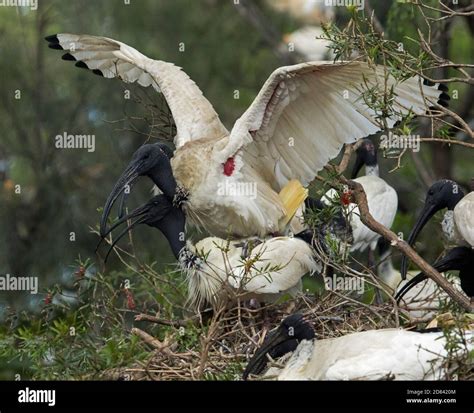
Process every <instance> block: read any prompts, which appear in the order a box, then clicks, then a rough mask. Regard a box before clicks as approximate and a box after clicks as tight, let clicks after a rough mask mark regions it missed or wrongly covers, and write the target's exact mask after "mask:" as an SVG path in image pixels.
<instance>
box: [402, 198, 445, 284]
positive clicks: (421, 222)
mask: <svg viewBox="0 0 474 413" xmlns="http://www.w3.org/2000/svg"><path fill="white" fill-rule="evenodd" d="M439 209H440V208H439V207H438V206H437V205H436V204H433V203H426V204H425V206H424V207H423V210H422V211H421V214H420V216H419V217H418V220H417V221H416V223H415V226H414V227H413V229H412V230H411V232H410V235H409V236H408V239H407V241H406V242H407V243H408V245H410V246H412V245H413V244H414V243H415V240H416V237H417V236H418V234H419V233H420V232H421V230H422V229H423V227H424V226H425V225H426V223H427V222H428V221H429V220H430V218H431V217H432V216H433V215H434V214H436V212H438V211H439ZM407 270H408V258H407V257H406V255H404V256H403V257H402V262H401V267H400V275H401V277H402V280H406V277H407Z"/></svg>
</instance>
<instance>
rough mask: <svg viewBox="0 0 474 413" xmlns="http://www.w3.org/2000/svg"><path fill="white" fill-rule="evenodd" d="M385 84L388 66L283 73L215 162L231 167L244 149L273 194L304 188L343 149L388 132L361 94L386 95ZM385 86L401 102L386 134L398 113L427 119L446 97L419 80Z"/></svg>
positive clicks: (323, 65) (318, 65)
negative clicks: (295, 183)
mask: <svg viewBox="0 0 474 413" xmlns="http://www.w3.org/2000/svg"><path fill="white" fill-rule="evenodd" d="M384 77H385V76H384V69H383V68H382V67H377V68H376V69H374V68H372V67H369V66H368V65H367V63H364V62H337V63H333V62H308V63H301V64H298V65H294V66H286V67H281V68H279V69H277V70H276V71H275V72H273V74H272V75H271V76H270V77H269V79H268V80H267V81H266V83H265V84H264V86H263V87H262V89H261V90H260V93H259V94H258V96H257V97H256V98H255V100H254V101H253V103H252V104H251V106H250V107H249V108H248V109H247V111H246V112H245V113H244V114H243V115H242V117H241V118H240V119H238V120H237V121H236V123H235V125H234V127H233V129H232V131H231V134H230V138H229V142H228V144H227V146H226V147H225V148H224V149H221V150H216V154H215V157H216V160H217V161H218V162H225V160H226V159H228V158H229V157H232V156H234V155H235V154H236V153H237V152H238V151H239V150H241V149H242V150H243V151H242V152H243V160H244V162H246V163H248V164H249V165H251V166H252V167H254V168H256V169H258V170H259V172H260V173H261V174H262V176H265V177H266V178H267V180H268V182H270V183H271V185H272V187H273V188H274V190H276V191H279V190H280V189H281V188H282V187H283V186H284V185H285V184H286V183H287V182H288V181H289V180H291V179H298V180H299V181H300V182H301V183H302V184H303V186H306V185H308V184H309V182H311V181H312V180H313V179H314V177H315V176H316V174H317V172H318V171H320V170H321V169H322V168H323V167H324V166H325V165H326V164H327V162H328V161H329V160H331V159H333V158H334V157H336V156H337V155H338V153H339V151H340V150H341V148H342V146H343V145H344V144H348V143H353V142H355V141H356V140H358V139H360V138H362V137H364V136H367V135H370V134H373V133H375V132H377V131H379V130H381V129H382V127H383V124H382V122H381V120H380V119H378V115H380V114H377V113H375V112H374V111H373V110H372V109H370V108H369V107H368V106H367V105H366V103H365V102H364V99H362V97H361V95H362V93H363V92H364V91H366V90H368V88H377V89H378V91H383V87H384V84H385V78H384ZM387 85H388V88H390V87H391V86H393V87H394V92H395V95H396V96H395V101H394V104H393V108H394V112H395V113H394V114H392V115H391V116H390V117H387V118H386V122H387V124H388V127H392V126H393V125H394V124H395V122H396V121H398V120H399V119H400V113H408V112H409V110H412V112H413V113H415V114H417V115H423V114H425V113H426V111H427V109H428V108H429V107H430V106H433V105H434V104H435V103H436V102H437V101H438V98H439V97H440V95H441V94H442V91H441V90H438V89H437V85H435V86H433V87H431V86H427V85H424V84H423V81H422V79H421V78H419V77H414V78H411V79H408V80H405V81H404V82H399V83H397V81H396V80H395V79H394V78H393V77H391V76H390V75H389V76H388V79H387ZM397 112H398V113H397Z"/></svg>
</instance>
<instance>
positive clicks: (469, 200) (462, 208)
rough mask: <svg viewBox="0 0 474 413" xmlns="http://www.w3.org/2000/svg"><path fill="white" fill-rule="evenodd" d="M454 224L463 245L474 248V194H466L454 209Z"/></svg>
mask: <svg viewBox="0 0 474 413" xmlns="http://www.w3.org/2000/svg"><path fill="white" fill-rule="evenodd" d="M453 212H454V223H455V225H456V229H457V232H458V233H459V234H460V236H461V238H462V240H463V241H464V242H463V243H460V244H458V245H463V244H464V245H469V246H471V247H472V248H474V192H470V193H468V194H467V195H466V196H465V197H464V198H463V199H461V200H460V201H459V202H458V204H457V205H456V206H455V207H454V210H453Z"/></svg>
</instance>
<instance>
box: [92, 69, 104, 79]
mask: <svg viewBox="0 0 474 413" xmlns="http://www.w3.org/2000/svg"><path fill="white" fill-rule="evenodd" d="M92 73H94V75H97V76H102V77H104V74H103V73H102V72H101V71H100V70H99V69H94V70H93V71H92Z"/></svg>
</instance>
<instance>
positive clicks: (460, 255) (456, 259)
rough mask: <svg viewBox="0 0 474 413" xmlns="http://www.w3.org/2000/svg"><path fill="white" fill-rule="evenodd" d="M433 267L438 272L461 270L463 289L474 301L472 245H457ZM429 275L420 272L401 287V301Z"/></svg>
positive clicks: (473, 253)
mask: <svg viewBox="0 0 474 413" xmlns="http://www.w3.org/2000/svg"><path fill="white" fill-rule="evenodd" d="M433 268H434V269H436V270H437V271H438V272H445V271H452V270H453V271H459V274H458V276H459V280H460V285H461V289H462V290H463V291H464V293H465V294H466V295H467V296H468V297H469V298H470V299H471V303H474V276H473V268H474V249H472V248H470V247H456V248H453V249H451V250H449V251H448V252H447V253H446V255H445V256H444V257H443V258H441V259H439V260H438V261H436V262H435V263H434V264H433ZM427 278H428V277H427V276H426V275H425V274H424V273H422V272H421V273H419V274H418V275H417V276H416V277H413V278H412V279H411V280H409V281H408V282H407V283H406V284H405V285H404V286H403V288H401V289H400V290H399V291H398V293H397V295H396V298H397V300H398V301H400V300H401V299H402V298H403V297H404V296H406V294H407V293H410V292H411V291H412V289H413V288H414V287H416V286H417V285H419V283H421V282H423V281H424V280H426V279H427Z"/></svg>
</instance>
